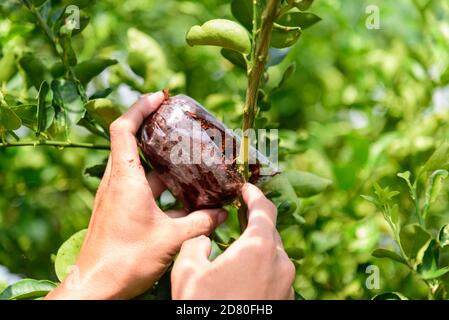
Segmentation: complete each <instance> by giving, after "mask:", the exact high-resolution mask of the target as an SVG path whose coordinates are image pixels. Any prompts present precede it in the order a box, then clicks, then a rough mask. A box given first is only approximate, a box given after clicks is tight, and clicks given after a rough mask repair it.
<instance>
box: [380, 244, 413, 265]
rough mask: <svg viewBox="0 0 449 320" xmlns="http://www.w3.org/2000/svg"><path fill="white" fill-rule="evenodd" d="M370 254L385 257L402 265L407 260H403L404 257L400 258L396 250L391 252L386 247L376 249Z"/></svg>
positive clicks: (405, 263)
mask: <svg viewBox="0 0 449 320" xmlns="http://www.w3.org/2000/svg"><path fill="white" fill-rule="evenodd" d="M371 255H372V256H373V257H376V258H387V259H390V260H393V261H396V262H399V263H402V264H404V265H407V262H406V261H405V260H404V258H402V257H401V256H400V255H398V254H397V253H396V252H393V251H390V250H387V249H382V248H380V249H376V250H374V251H373V252H372V253H371Z"/></svg>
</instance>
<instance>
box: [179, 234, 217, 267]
mask: <svg viewBox="0 0 449 320" xmlns="http://www.w3.org/2000/svg"><path fill="white" fill-rule="evenodd" d="M211 250H212V244H211V241H210V239H209V238H208V237H206V236H199V237H196V238H193V239H190V240H187V241H185V242H184V243H183V244H182V247H181V250H180V252H179V255H178V258H177V259H176V261H179V262H180V261H183V260H189V261H194V262H196V263H202V262H209V260H208V258H209V255H210V252H211Z"/></svg>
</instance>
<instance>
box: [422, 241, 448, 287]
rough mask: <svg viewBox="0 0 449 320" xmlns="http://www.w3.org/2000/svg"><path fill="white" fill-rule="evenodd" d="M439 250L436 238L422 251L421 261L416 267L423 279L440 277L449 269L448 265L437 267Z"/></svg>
mask: <svg viewBox="0 0 449 320" xmlns="http://www.w3.org/2000/svg"><path fill="white" fill-rule="evenodd" d="M439 258H440V251H439V246H438V244H437V241H436V240H432V242H431V243H430V244H429V246H428V247H427V249H426V252H425V253H424V258H423V262H422V264H421V265H419V267H418V272H419V274H420V275H421V277H422V278H423V279H425V280H429V279H435V278H438V277H441V276H442V275H444V274H446V273H447V272H448V271H449V267H445V268H441V269H440V268H439V267H438V263H439Z"/></svg>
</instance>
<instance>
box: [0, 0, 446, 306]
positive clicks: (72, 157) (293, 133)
mask: <svg viewBox="0 0 449 320" xmlns="http://www.w3.org/2000/svg"><path fill="white" fill-rule="evenodd" d="M49 2H51V3H52V4H53V5H55V6H56V5H58V4H61V2H63V3H64V4H70V3H77V2H80V1H71V0H64V1H59V0H52V1H49ZM373 5H374V6H377V8H378V9H379V14H380V16H379V17H380V21H379V22H380V29H370V28H368V27H367V26H366V22H367V19H369V18H370V17H371V16H372V14H373V13H372V12H367V11H366V10H367V7H368V6H371V8H372V6H373ZM44 6H45V5H44ZM309 10H310V11H311V12H314V13H316V14H318V15H319V16H320V17H321V18H322V21H321V22H320V23H318V24H317V25H316V26H314V27H313V28H311V29H310V30H307V32H304V33H303V34H302V35H301V40H300V41H299V42H298V44H296V45H295V46H294V47H292V48H291V51H290V53H289V55H288V56H287V58H286V59H285V60H284V61H283V62H282V63H281V64H279V65H276V66H273V67H271V68H270V69H269V71H268V74H269V77H268V82H267V87H268V88H275V87H276V85H277V84H278V83H279V81H280V80H281V78H282V75H283V72H284V71H285V70H286V69H287V68H288V66H289V65H290V64H291V63H292V62H295V63H296V72H294V73H293V74H292V75H291V76H290V78H289V79H288V80H287V81H286V83H285V86H283V87H282V88H279V89H277V88H276V90H274V91H273V97H272V99H271V108H267V109H268V110H267V111H264V112H262V113H261V114H260V115H259V117H258V119H257V120H256V125H257V126H258V127H265V128H279V129H280V131H281V132H280V138H281V142H280V145H281V153H280V160H281V164H282V166H283V167H284V168H286V169H295V170H303V171H308V172H313V173H316V174H317V175H320V176H323V177H326V178H328V179H330V180H332V181H333V182H334V184H333V186H332V187H331V188H330V189H328V190H327V191H326V192H325V193H323V194H321V195H317V196H314V197H312V198H307V199H302V203H301V215H302V216H303V217H304V219H305V223H303V224H297V222H294V221H293V222H292V223H291V224H290V225H286V226H282V230H281V234H282V238H283V240H284V244H285V247H286V249H287V251H288V252H289V255H290V257H291V258H292V259H294V261H295V262H296V264H297V278H296V281H295V289H296V290H297V291H298V292H300V293H301V294H302V295H303V296H304V297H305V298H306V299H370V298H372V297H374V296H376V295H378V294H381V293H383V292H386V291H395V292H400V293H402V295H399V294H389V295H388V296H387V297H390V298H391V297H392V296H394V297H395V298H397V297H399V296H400V297H402V296H404V297H407V298H410V299H411V298H413V299H421V298H429V297H430V298H444V297H445V293H443V292H441V290H443V289H441V288H443V287H444V286H445V285H446V283H447V281H448V280H449V278H448V277H447V275H442V276H439V277H438V280H435V279H433V280H431V281H430V284H429V281H427V283H426V281H425V280H423V277H422V271H423V265H421V266H416V268H415V270H413V271H410V268H409V267H407V266H406V265H403V264H401V263H398V262H397V261H393V260H391V259H383V258H377V257H373V256H372V254H371V253H372V252H373V251H374V250H375V249H376V248H386V249H389V250H391V251H394V252H396V253H398V254H399V253H400V250H399V248H398V245H397V243H395V242H394V239H395V234H394V232H393V231H392V230H391V228H390V225H389V221H390V220H391V217H392V214H391V210H390V211H388V210H386V211H384V209H385V207H386V206H387V205H388V206H389V205H391V208H393V207H395V208H396V209H393V210H397V212H395V213H394V214H395V215H397V217H399V218H398V219H396V220H395V221H396V222H394V221H393V225H395V223H396V224H397V223H398V224H399V225H401V226H405V225H407V224H410V223H417V222H418V223H420V222H422V221H419V219H418V218H419V217H418V216H417V215H416V212H417V209H416V205H417V204H418V209H419V210H418V211H420V210H424V206H425V204H426V203H427V202H426V201H427V200H426V197H427V196H426V190H428V189H429V183H430V182H428V178H429V177H430V176H431V174H432V172H434V171H435V170H444V169H447V161H446V162H445V161H440V162H439V163H437V164H436V165H434V166H433V167H428V168H426V170H425V171H426V172H427V171H428V172H429V173H428V174H427V173H423V169H421V168H422V166H423V165H424V164H425V163H426V161H427V160H428V159H429V157H430V156H431V155H432V154H433V153H434V152H435V150H437V149H438V150H440V151H439V152H440V153H441V155H442V156H441V157H442V158H443V159H447V158H448V157H449V152H448V148H442V149H441V148H440V149H439V147H441V146H442V145H444V144H443V143H444V141H445V140H446V139H447V138H446V137H447V136H448V133H449V126H448V120H449V113H448V110H449V55H448V54H447V52H449V2H447V1H445V0H414V1H410V0H397V1H387V0H360V1H344V0H316V1H315V3H314V4H313V6H312V7H311V8H310V9H309ZM44 12H45V11H44ZM83 12H84V13H83V14H85V16H86V17H87V16H89V17H90V23H89V24H88V25H87V27H86V28H85V29H84V30H83V32H82V33H79V34H78V35H76V36H75V35H74V36H73V37H72V46H73V51H74V52H75V53H76V57H77V59H78V62H83V61H90V60H91V59H92V58H96V59H102V60H96V61H95V65H96V66H98V65H99V64H105V66H104V67H101V68H100V69H99V70H93V71H92V68H91V67H89V65H88V64H85V65H84V67H85V68H84V70H83V71H78V72H79V74H84V75H85V74H86V72H89V73H91V74H90V76H89V77H88V79H85V80H84V81H85V82H87V81H89V80H91V79H93V80H92V81H90V83H89V85H88V86H87V95H88V96H92V95H95V97H100V98H101V97H104V96H108V98H109V99H111V100H112V101H114V102H116V103H119V104H121V105H122V107H127V106H129V105H130V104H131V103H132V101H133V100H134V98H135V97H137V95H138V94H140V93H141V92H146V91H153V90H158V89H160V88H162V87H170V88H171V89H172V91H173V92H175V93H176V92H182V93H186V94H188V95H190V96H192V97H193V98H195V99H196V100H198V101H201V102H202V103H204V105H205V106H206V107H207V108H208V109H210V110H211V111H212V112H213V113H214V114H215V115H217V116H218V117H219V118H220V119H222V120H223V121H224V122H225V123H226V124H227V125H228V126H229V127H231V128H235V127H241V118H242V111H241V108H242V105H243V102H244V101H243V99H244V92H245V89H246V76H245V73H244V72H243V71H242V69H241V68H239V67H236V66H234V65H233V64H231V63H230V62H229V61H227V60H226V59H224V58H223V57H222V56H221V55H220V49H219V48H215V47H189V46H188V45H187V44H186V41H185V35H186V32H187V31H188V30H189V29H190V27H192V26H193V25H201V24H203V23H204V22H205V21H208V20H211V19H215V18H217V17H220V18H229V19H232V15H231V7H230V1H219V0H201V1H181V0H177V1H176V0H166V1H154V0H132V1H131V0H127V1H125V0H120V1H119V0H103V1H96V2H95V4H94V5H91V6H87V7H85V8H83ZM0 14H1V16H0V52H1V54H0V57H1V60H0V85H1V87H0V88H1V91H2V93H3V95H4V96H5V100H6V102H7V103H8V104H9V105H13V104H14V103H11V102H10V101H12V100H16V102H17V101H19V100H20V101H21V103H22V104H23V105H25V104H26V103H27V102H30V101H28V100H29V99H35V98H36V96H37V94H38V90H39V85H40V83H41V80H50V79H51V78H52V77H55V75H56V76H57V74H58V68H59V70H61V68H62V73H64V68H63V67H61V65H58V64H57V63H58V62H59V59H57V58H56V57H55V54H54V52H53V49H52V47H51V45H49V44H48V41H47V39H46V37H45V34H43V33H42V31H41V30H40V29H39V28H38V27H36V24H35V20H34V17H33V16H32V15H30V13H29V12H28V11H27V10H25V9H24V8H23V7H22V5H21V4H19V2H18V1H6V2H5V1H3V2H2V3H1V4H0ZM84 19H87V18H84ZM81 20H83V19H81ZM149 36H151V38H150V37H149ZM69 51H70V50H68V52H69ZM105 59H107V60H105ZM110 59H115V60H117V61H118V63H117V64H115V62H113V63H112V62H111V60H110ZM148 60H151V61H153V62H152V63H148ZM8 61H13V62H14V63H10V62H8ZM108 61H109V62H108ZM31 63H34V64H37V65H39V66H40V68H41V72H39V73H38V74H36V75H35V77H30V76H29V73H27V65H29V64H31ZM110 65H111V66H110ZM86 66H87V67H86ZM106 66H109V67H108V68H107V71H106V72H103V70H104V69H105V68H106ZM77 67H78V68H80V67H79V64H78V66H77ZM17 71H19V72H17ZM76 71H77V70H75V72H76ZM100 73H101V75H100V76H97V75H98V74H100ZM74 91H76V88H75V87H74V86H73V85H65V86H64V90H63V92H64V98H67V97H68V96H70V94H71V93H72V94H73V92H74ZM75 93H76V92H75ZM75 95H76V94H75ZM14 97H15V98H14ZM67 100H70V104H69V105H68V109H70V110H71V111H70V114H69V115H68V119H67V121H68V122H70V123H72V124H74V123H76V122H78V121H79V120H80V119H82V118H83V117H84V119H85V121H86V122H88V123H92V122H90V121H91V120H92V115H94V114H90V115H89V114H88V116H87V118H86V115H85V114H84V109H83V103H82V101H80V99H79V98H78V99H75V98H74V99H67ZM30 103H33V101H31V102H30ZM261 108H262V105H261ZM111 110H113V109H111ZM56 113H57V112H56ZM2 114H3V113H2ZM5 114H6V113H5ZM56 118H57V117H55V119H56ZM22 122H23V124H25V121H24V120H23V119H22ZM8 123H11V121H9V122H8ZM84 127H88V128H90V131H91V132H92V130H94V129H92V127H89V126H88V125H85V126H84ZM4 129H5V128H4ZM6 129H8V130H14V129H13V128H6ZM53 129H54V130H50V131H49V133H47V134H50V135H52V137H56V138H59V137H61V136H63V135H64V123H62V124H59V125H54V128H53ZM95 130H97V133H99V134H97V135H96V136H92V135H90V134H88V131H86V130H85V129H84V128H81V127H74V128H73V130H71V131H70V137H69V138H70V141H79V142H85V143H94V144H97V143H99V144H101V143H105V142H107V141H106V140H105V139H104V138H102V137H101V135H102V134H105V132H104V130H103V129H102V127H101V126H95ZM102 130H103V131H102ZM16 134H17V135H19V136H20V137H25V138H26V137H29V138H30V139H33V135H34V133H32V132H31V131H30V130H28V129H24V128H23V127H22V128H21V129H20V130H17V131H16ZM106 134H107V132H106ZM8 139H11V138H8ZM106 156H107V153H106V152H105V151H101V150H92V149H80V150H77V149H69V148H66V149H62V148H59V149H56V148H55V149H52V148H48V147H42V148H41V147H34V148H33V147H17V148H0V264H2V265H5V266H6V267H8V268H9V269H10V270H11V271H12V272H14V273H17V274H21V275H23V276H24V277H31V278H37V279H50V280H56V275H55V273H54V271H53V263H52V260H51V259H52V258H51V256H52V254H55V253H56V252H57V249H58V248H59V246H60V245H61V244H62V242H63V241H64V240H65V239H67V238H69V236H70V235H72V234H73V233H75V232H76V231H78V230H81V229H82V228H85V227H86V226H87V223H88V219H89V216H90V211H91V207H92V201H93V198H94V195H95V189H96V186H97V184H98V180H97V179H96V178H93V177H88V176H86V175H85V174H84V170H85V169H86V168H87V167H90V166H92V165H96V164H99V163H101V162H102V161H103V160H104V158H105V157H106ZM406 171H410V172H411V177H412V178H411V181H412V182H413V181H415V180H416V185H414V186H413V187H414V188H415V192H416V194H415V199H412V198H411V197H410V191H412V193H413V188H411V190H409V187H408V186H407V183H406V182H405V181H404V179H402V178H400V177H398V176H397V173H400V172H406ZM375 185H377V186H378V188H377V189H376V190H374V186H375ZM387 186H388V187H389V191H390V192H391V191H398V193H397V194H395V195H394V196H393V195H392V196H391V199H389V196H386V198H385V197H384V198H382V195H383V196H385V194H387V195H388V192H387V193H385V189H382V188H385V187H387ZM438 190H439V191H440V192H439V193H438V194H436V195H435V196H434V199H432V200H433V201H432V205H431V206H430V207H429V208H428V213H427V214H426V216H427V219H426V221H425V230H423V231H422V232H420V233H419V234H421V235H423V234H424V236H423V237H424V238H422V237H421V238H419V239H424V240H423V241H424V242H425V243H426V247H425V248H424V249H425V250H426V252H427V248H428V247H429V248H430V246H433V245H434V244H435V243H434V242H430V241H427V240H426V239H427V234H428V235H429V237H433V238H438V236H439V234H438V233H439V230H440V228H441V227H442V226H443V225H445V224H447V223H449V214H448V207H449V203H448V195H449V194H448V190H449V189H448V185H447V179H442V180H441V186H440V187H438ZM362 195H367V196H369V197H370V198H369V200H372V202H374V203H371V202H370V201H367V200H366V199H365V198H363V197H361V196H362ZM381 198H382V199H383V200H382V199H381ZM381 200H382V201H383V202H382V201H381ZM379 201H380V202H382V203H380V206H379V205H376V203H377V204H379V203H378V202H379ZM395 205H396V206H395ZM391 208H390V209H391ZM384 216H385V219H384ZM234 218H235V216H233V218H231V221H230V222H229V223H228V224H227V225H226V226H224V227H222V228H221V229H220V232H221V234H222V235H224V236H225V237H236V236H237V231H236V230H237V224H236V221H234V220H235V219H234ZM389 219H390V220H389ZM398 221H399V222H398ZM390 222H391V221H390ZM398 228H399V229H400V227H398ZM393 229H394V228H393ZM404 230H405V231H406V232H405V231H404V232H403V233H402V238H401V239H405V238H407V237H408V238H410V235H411V238H412V239H411V242H412V244H413V243H414V242H413V241H414V240H416V239H417V238H415V236H416V230H418V227H407V228H406V229H404ZM443 231H444V230H443ZM443 231H442V232H443ZM444 234H445V233H444V232H443V235H444ZM440 235H441V233H440ZM446 237H447V236H446ZM429 239H430V238H429ZM445 239H446V240H445ZM438 240H439V242H438V243H439V244H438V246H437V247H436V248H437V249H435V250H438V252H439V256H438V257H437V261H436V264H438V265H440V266H442V267H444V266H447V265H448V264H449V263H448V259H449V256H448V253H447V247H446V246H445V245H443V244H444V243H445V242H444V241H447V238H445V236H440V237H439V239H438ZM404 241H405V240H404ZM418 249H420V248H418ZM405 251H406V252H411V251H413V250H412V249H410V250H408V249H407V250H405ZM414 254H416V252H415V253H414ZM380 255H381V254H377V255H376V256H380ZM425 257H427V258H424V260H426V259H427V260H429V254H426V255H425ZM432 257H433V256H432ZM421 258H423V257H421ZM427 260H426V261H427ZM431 260H432V259H431ZM370 265H375V266H377V267H378V268H379V271H380V281H379V284H380V287H379V288H369V286H367V285H366V281H367V279H368V277H369V276H370V274H369V273H367V267H368V266H370ZM0 282H1V279H0ZM435 286H436V287H435ZM384 297H386V296H383V297H380V298H384Z"/></svg>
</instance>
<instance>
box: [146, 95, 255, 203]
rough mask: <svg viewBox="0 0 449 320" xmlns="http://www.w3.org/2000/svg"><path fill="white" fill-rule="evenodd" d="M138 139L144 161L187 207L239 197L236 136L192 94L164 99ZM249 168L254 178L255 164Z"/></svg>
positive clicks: (226, 201) (227, 201) (223, 201)
mask: <svg viewBox="0 0 449 320" xmlns="http://www.w3.org/2000/svg"><path fill="white" fill-rule="evenodd" d="M138 141H139V146H140V148H141V150H142V152H143V154H144V156H145V158H146V160H147V161H149V162H150V163H151V165H152V167H153V168H154V170H156V172H157V173H158V174H159V176H160V178H161V180H162V181H163V182H164V183H165V185H166V186H167V187H168V189H169V190H170V191H171V192H172V193H173V195H174V196H175V197H176V198H177V199H178V200H180V201H182V202H183V204H184V206H185V207H186V208H187V209H189V210H197V209H202V208H216V207H221V206H223V205H224V204H227V203H230V202H232V201H233V200H234V199H236V197H237V196H238V195H239V192H240V189H241V186H242V184H243V182H244V180H243V177H242V175H241V174H240V172H239V171H238V165H237V161H236V160H237V150H238V148H239V145H240V143H239V141H240V138H239V137H238V136H236V135H235V134H234V133H233V132H232V131H230V130H228V129H227V128H225V126H224V125H223V124H222V123H221V122H219V121H218V120H217V119H216V118H215V117H213V116H212V115H211V114H210V113H209V112H208V111H207V110H206V109H205V108H204V107H203V106H201V105H200V104H199V103H198V102H196V101H195V100H193V99H192V98H190V97H187V96H184V95H178V96H174V97H171V98H167V99H166V100H165V102H164V103H163V104H162V106H161V107H159V109H158V110H157V111H156V112H155V113H153V114H152V115H151V116H149V117H148V118H147V119H146V120H145V121H144V124H143V125H142V127H141V129H140V131H139V134H138ZM254 152H257V151H254V150H253V153H254ZM250 171H251V172H252V175H251V180H250V181H251V182H253V183H255V182H257V180H258V179H259V162H256V163H255V164H252V165H250Z"/></svg>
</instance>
